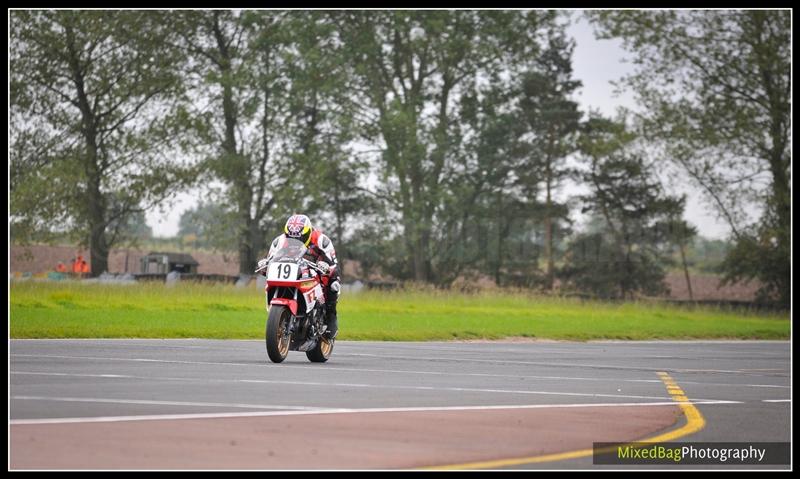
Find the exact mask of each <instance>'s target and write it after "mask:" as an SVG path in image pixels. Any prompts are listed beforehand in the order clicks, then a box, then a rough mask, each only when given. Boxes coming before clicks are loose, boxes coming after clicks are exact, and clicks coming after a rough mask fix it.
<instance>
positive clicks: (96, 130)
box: [9, 10, 192, 275]
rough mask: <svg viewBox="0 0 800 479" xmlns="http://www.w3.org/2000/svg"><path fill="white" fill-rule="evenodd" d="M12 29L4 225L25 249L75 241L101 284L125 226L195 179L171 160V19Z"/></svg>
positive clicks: (24, 17)
mask: <svg viewBox="0 0 800 479" xmlns="http://www.w3.org/2000/svg"><path fill="white" fill-rule="evenodd" d="M9 27H10V31H9V76H10V78H9V90H10V92H9V96H10V105H9V106H10V108H9V120H10V121H9V157H10V168H9V169H10V178H9V182H10V190H11V191H10V197H11V204H10V208H9V209H10V212H9V213H10V217H9V219H10V222H11V223H12V225H13V227H14V231H15V233H16V234H18V235H19V237H20V238H21V239H35V238H41V237H45V238H47V237H48V236H50V235H52V234H53V233H54V232H55V233H60V234H65V233H66V234H70V235H71V236H72V237H73V238H74V239H76V240H78V241H79V242H80V243H81V244H83V245H86V246H88V247H89V249H90V251H91V266H92V274H93V275H98V274H100V273H102V272H103V271H106V269H107V264H108V251H109V248H110V247H111V246H113V245H114V244H116V243H118V242H121V241H124V239H125V237H124V236H125V232H126V225H127V224H128V219H130V218H131V217H132V216H133V215H136V214H139V213H141V212H142V211H144V210H145V209H147V208H148V207H150V206H152V205H154V204H158V203H160V202H161V201H162V200H164V198H165V197H167V196H169V195H170V194H171V193H172V192H174V191H175V190H176V188H179V187H181V186H183V185H185V184H187V183H188V182H189V181H191V179H192V173H191V169H190V168H188V167H187V165H182V164H181V163H180V162H177V161H175V159H174V157H173V156H172V153H174V151H175V150H174V149H173V148H172V145H171V141H172V139H173V136H174V135H175V134H176V125H175V123H174V122H173V119H174V116H173V114H174V112H175V105H176V103H177V102H179V101H180V99H181V94H182V86H183V85H182V83H181V82H180V78H179V76H178V73H177V71H176V70H175V69H174V68H173V67H174V65H175V64H176V58H174V57H173V56H171V52H170V51H169V50H168V49H166V50H165V49H162V48H160V46H161V45H162V44H163V43H164V42H165V41H166V39H167V38H168V37H169V35H170V29H169V22H168V19H167V18H166V17H165V16H164V15H163V14H160V13H157V12H134V11H130V12H123V11H113V12H108V11H92V12H77V11H65V10H62V11H19V10H17V11H13V12H10V13H9Z"/></svg>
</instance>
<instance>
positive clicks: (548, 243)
mask: <svg viewBox="0 0 800 479" xmlns="http://www.w3.org/2000/svg"><path fill="white" fill-rule="evenodd" d="M551 161H552V159H551V157H550V155H548V157H547V163H546V170H545V182H546V189H547V197H546V201H545V218H544V227H545V248H546V251H545V254H546V255H547V283H546V285H545V286H546V288H547V289H549V290H551V291H552V290H553V283H554V281H553V269H554V265H555V262H554V261H553V219H552V211H551V206H552V204H553V202H552V197H551V187H552V181H553V170H552V168H551V166H552V165H551Z"/></svg>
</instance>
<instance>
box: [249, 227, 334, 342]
mask: <svg viewBox="0 0 800 479" xmlns="http://www.w3.org/2000/svg"><path fill="white" fill-rule="evenodd" d="M286 238H294V239H298V240H300V241H302V242H303V244H305V245H306V247H307V248H308V250H307V251H306V258H307V259H310V260H312V261H314V262H315V263H316V264H317V267H319V268H320V269H322V270H323V271H325V272H326V274H325V276H327V278H328V280H327V285H326V287H325V323H326V324H327V325H328V328H327V330H326V334H328V335H329V337H330V338H331V339H334V338H335V337H336V334H337V332H338V331H339V325H338V320H337V317H336V303H337V302H338V301H339V290H340V289H341V284H340V282H339V279H340V278H339V268H338V262H337V261H336V250H335V249H334V248H333V242H331V240H330V238H328V237H327V236H326V235H325V234H323V233H322V231H320V230H318V229H316V228H314V227H313V226H312V225H311V220H310V219H308V216H306V215H300V214H294V215H292V216H290V217H289V219H288V220H286V225H285V226H284V227H283V234H282V235H279V236H277V237H276V238H275V239H274V240H272V244H271V245H270V248H269V253H268V254H267V258H266V259H263V260H261V261H259V267H260V266H261V265H262V264H266V263H269V261H270V260H271V259H272V256H273V255H274V254H275V252H277V251H278V250H279V249H280V248H281V247H283V244H284V243H285V241H286ZM265 261H266V263H264V262H265ZM261 274H263V275H266V272H262V273H261Z"/></svg>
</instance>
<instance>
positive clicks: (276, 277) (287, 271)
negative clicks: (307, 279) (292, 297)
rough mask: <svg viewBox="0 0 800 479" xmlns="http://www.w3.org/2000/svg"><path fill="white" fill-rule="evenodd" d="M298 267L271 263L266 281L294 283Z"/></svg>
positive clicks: (290, 264)
mask: <svg viewBox="0 0 800 479" xmlns="http://www.w3.org/2000/svg"><path fill="white" fill-rule="evenodd" d="M297 269H298V266H297V264H295V263H272V264H270V265H269V271H268V272H267V281H294V280H296V279H297Z"/></svg>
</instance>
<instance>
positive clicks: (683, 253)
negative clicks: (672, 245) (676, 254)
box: [680, 241, 694, 301]
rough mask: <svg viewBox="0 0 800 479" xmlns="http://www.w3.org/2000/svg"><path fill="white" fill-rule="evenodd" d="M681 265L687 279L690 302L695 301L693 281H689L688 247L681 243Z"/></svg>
mask: <svg viewBox="0 0 800 479" xmlns="http://www.w3.org/2000/svg"><path fill="white" fill-rule="evenodd" d="M680 250H681V263H683V275H684V276H685V277H686V288H687V289H688V290H689V301H694V294H692V281H691V280H690V279H689V265H687V264H686V245H685V244H684V243H683V241H681V244H680Z"/></svg>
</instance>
